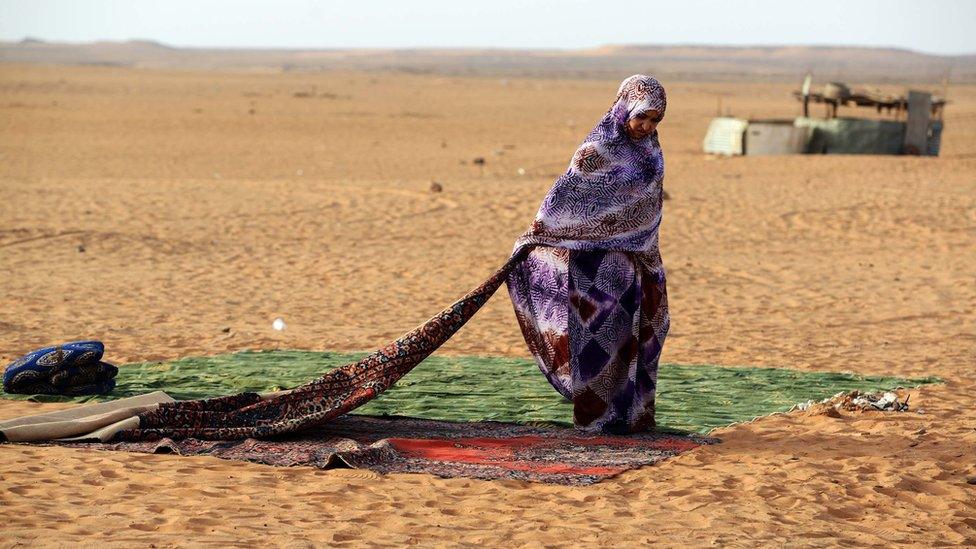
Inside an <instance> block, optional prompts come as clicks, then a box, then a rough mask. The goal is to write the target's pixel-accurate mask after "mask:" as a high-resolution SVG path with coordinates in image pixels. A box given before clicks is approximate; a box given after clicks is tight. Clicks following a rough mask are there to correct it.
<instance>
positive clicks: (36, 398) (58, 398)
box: [0, 348, 945, 435]
mask: <svg viewBox="0 0 976 549" xmlns="http://www.w3.org/2000/svg"><path fill="white" fill-rule="evenodd" d="M282 352H284V353H288V352H294V353H321V354H323V355H330V354H333V355H349V356H350V361H354V360H358V359H359V358H362V357H364V356H366V355H369V354H370V353H373V352H375V350H370V351H323V350H317V349H291V348H286V349H239V350H237V351H231V352H228V353H221V354H222V355H231V356H234V355H249V354H271V353H282ZM213 356H220V355H189V356H184V357H180V358H175V359H166V360H148V361H142V362H129V363H125V364H122V365H120V366H119V369H120V370H121V369H122V368H125V367H126V366H137V365H148V364H170V363H177V362H181V361H191V360H199V359H206V358H212V357H213ZM431 356H435V355H431ZM436 356H437V357H438V358H445V359H450V358H475V359H483V360H494V359H506V360H513V361H520V362H527V363H532V364H534V363H535V361H534V360H533V359H531V358H526V357H507V356H494V355H436ZM428 358H429V357H428ZM424 360H426V359H424ZM418 366H419V365H418ZM666 367H667V368H695V367H706V368H709V367H710V368H726V369H739V370H752V371H769V370H787V371H793V372H799V373H819V374H839V375H846V376H851V377H854V378H856V379H858V380H861V381H866V380H870V379H871V378H878V377H890V378H896V379H899V380H902V381H905V382H910V383H913V385H908V386H905V385H898V386H896V387H892V388H891V389H888V390H896V389H916V388H918V387H921V386H923V385H937V384H942V383H945V380H943V379H942V378H939V377H936V376H925V377H918V378H910V377H901V376H897V375H875V374H869V375H865V374H861V373H858V372H853V371H849V370H848V371H834V370H796V369H793V368H780V367H775V366H752V365H718V364H705V363H690V364H679V363H671V362H667V363H661V364H660V368H666ZM103 396H104V395H103ZM215 396H218V395H215ZM0 398H4V399H7V400H20V401H27V402H38V403H62V402H75V401H76V399H78V398H83V397H69V396H63V395H21V394H16V393H7V392H2V391H0ZM81 403H84V402H79V404H81ZM798 404H801V403H799V402H797V403H794V405H793V407H791V408H790V409H789V410H784V411H777V412H771V413H769V414H762V415H758V416H755V417H753V418H751V419H748V420H743V421H734V422H731V423H728V424H725V425H718V426H715V427H712V428H711V429H710V430H709V431H708V432H707V433H704V434H705V435H708V434H710V433H712V432H713V431H715V430H717V429H725V428H728V427H731V426H733V425H739V424H744V423H751V422H753V421H756V420H758V419H761V418H764V417H770V416H774V415H777V414H785V413H789V412H790V411H792V410H793V409H795V407H796V405H798ZM350 414H353V415H356V414H355V412H350ZM370 417H383V418H398V417H403V418H408V417H410V416H400V415H394V414H385V415H382V416H370ZM438 421H445V422H449V423H467V422H465V421H452V420H438ZM489 421H490V420H489ZM522 424H525V425H555V426H560V427H565V426H567V425H571V423H568V422H567V423H556V422H548V421H531V422H525V423H522ZM657 431H658V432H661V433H668V434H680V435H701V434H702V433H700V432H696V431H688V430H684V429H678V428H674V427H663V426H659V427H658V429H657Z"/></svg>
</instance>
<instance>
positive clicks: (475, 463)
mask: <svg viewBox="0 0 976 549" xmlns="http://www.w3.org/2000/svg"><path fill="white" fill-rule="evenodd" d="M712 442H716V441H715V439H709V438H704V437H699V436H681V435H671V434H660V433H656V434H655V433H641V434H635V435H631V436H627V437H619V436H607V435H598V434H589V433H583V432H580V431H579V430H577V429H574V428H571V427H558V426H546V427H535V426H526V425H512V424H507V423H496V422H477V423H453V422H446V421H432V420H425V419H414V418H374V417H368V416H353V415H347V416H343V417H341V418H338V419H335V420H333V421H331V422H329V423H328V424H327V425H324V426H322V427H319V428H316V429H314V430H311V431H307V432H303V433H301V434H300V435H295V436H290V437H286V438H277V439H275V440H256V439H246V440H238V441H207V440H199V439H195V438H188V439H182V440H173V439H169V438H164V439H162V440H159V441H155V442H110V443H94V444H92V443H81V444H79V443H74V444H69V446H77V447H80V448H93V449H101V450H123V451H131V452H147V453H177V454H181V455H191V456H213V457H218V458H223V459H233V460H241V461H250V462H255V463H263V464H266V465H277V466H294V465H307V466H312V467H319V468H322V469H331V468H334V467H354V468H362V469H368V470H371V471H375V472H377V473H429V474H434V475H438V476H441V477H469V478H478V479H517V480H528V481H535V482H545V483H552V484H570V485H583V484H593V483H595V482H599V481H600V480H603V479H606V478H609V477H612V476H614V475H617V474H619V473H621V472H624V471H627V470H629V469H635V468H638V467H641V466H644V465H650V464H653V463H656V462H658V461H661V460H663V459H667V458H669V457H671V456H674V455H677V454H679V453H681V452H685V451H687V450H691V449H693V448H695V447H697V446H700V445H702V444H709V443H712Z"/></svg>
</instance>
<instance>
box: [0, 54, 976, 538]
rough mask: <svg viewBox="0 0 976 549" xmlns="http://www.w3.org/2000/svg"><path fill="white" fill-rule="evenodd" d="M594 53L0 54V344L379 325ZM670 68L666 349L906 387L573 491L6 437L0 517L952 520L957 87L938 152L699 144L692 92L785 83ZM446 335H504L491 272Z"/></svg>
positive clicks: (74, 532) (576, 132)
mask: <svg viewBox="0 0 976 549" xmlns="http://www.w3.org/2000/svg"><path fill="white" fill-rule="evenodd" d="M613 80H614V79H607V80H593V79H588V80H574V79H560V80H550V79H519V78H508V79H505V80H500V79H498V78H460V77H449V76H421V75H407V76H405V75H402V74H391V73H379V72H372V73H352V72H330V73H327V74H314V75H311V74H294V73H286V74H275V75H272V74H264V75H262V74H237V73H226V72H221V73H206V72H188V71H172V72H167V71H147V70H131V69H123V68H108V67H99V68H95V67H73V68H71V67H56V66H44V67H36V66H25V65H9V64H8V65H0V123H2V128H3V129H2V133H0V219H2V221H0V277H2V279H3V281H4V283H3V284H0V303H2V304H3V306H2V314H0V360H2V361H9V360H11V359H13V358H14V357H15V356H16V355H19V354H20V353H22V352H24V351H25V350H27V349H30V348H33V347H37V346H41V345H45V344H49V343H51V342H55V341H60V340H69V339H75V338H83V337H97V338H100V339H102V340H104V341H105V343H106V347H107V349H108V353H107V354H108V357H109V358H110V359H112V360H115V361H117V362H125V361H135V360H151V359H168V358H176V357H180V356H187V355H195V354H213V353H219V352H224V351H228V350H238V349H245V348H252V349H253V348H306V349H342V350H351V349H370V348H373V347H375V346H377V345H379V344H382V343H385V342H387V341H388V340H390V339H391V338H394V337H396V336H398V335H400V334H401V333H402V332H404V331H405V330H407V329H409V328H411V327H413V326H414V325H415V324H416V323H418V322H420V321H422V320H424V319H426V318H427V317H428V316H429V315H430V314H432V313H434V312H436V311H438V310H439V309H440V308H441V307H442V306H443V305H445V304H447V303H449V302H450V301H452V300H453V299H455V298H456V297H458V296H459V295H461V294H462V293H463V292H464V291H466V290H467V289H469V288H470V287H472V286H474V285H476V284H477V283H478V282H480V281H481V280H482V279H483V278H484V277H485V276H486V275H487V274H489V273H490V272H491V271H492V270H493V269H494V268H495V267H497V266H498V265H499V264H501V263H502V262H503V261H504V259H505V258H506V257H507V254H508V253H509V251H510V250H511V245H512V241H513V239H514V237H515V236H516V235H518V234H519V233H520V232H521V231H522V230H523V229H524V228H525V226H526V225H527V223H528V222H529V220H530V219H531V217H532V215H533V214H534V212H535V210H536V208H537V207H538V202H539V200H540V199H541V198H542V196H543V195H544V193H545V190H546V189H547V188H548V186H549V184H550V182H551V180H552V178H553V177H554V176H556V175H557V174H558V173H560V172H561V171H562V170H563V168H564V166H565V165H566V162H567V161H568V159H569V156H570V155H571V153H572V151H573V149H574V147H575V146H576V144H577V143H578V142H579V140H580V139H581V137H582V136H583V134H584V133H585V131H587V130H588V129H589V127H590V126H591V124H592V123H593V122H594V121H595V120H597V119H598V117H599V116H600V115H601V114H602V112H603V109H605V108H606V106H607V105H608V104H609V101H610V100H611V98H612V94H613V92H614V90H615V86H616V82H614V81H613ZM666 84H667V85H668V91H669V111H668V115H667V118H666V120H665V121H664V122H663V123H662V125H661V135H662V142H663V143H664V147H665V154H666V158H667V163H668V164H667V170H668V174H667V177H666V182H665V186H666V188H667V190H668V192H669V194H670V195H671V197H672V199H671V200H670V201H668V202H667V203H666V206H665V225H664V227H663V229H662V236H661V238H662V246H663V255H664V259H665V264H666V266H667V268H668V274H669V292H670V299H671V303H672V314H673V329H672V333H671V336H670V338H669V340H668V343H667V345H666V347H665V356H664V357H663V359H664V360H665V361H668V362H681V363H695V362H707V363H714V364H721V365H743V364H749V365H760V366H777V367H790V368H800V369H808V370H850V371H856V372H863V373H886V374H896V375H937V376H940V377H942V378H944V379H945V380H946V381H947V382H946V384H944V385H938V386H927V387H925V388H923V389H921V390H917V391H914V392H913V393H912V397H911V402H912V405H913V408H914V409H915V410H918V409H919V408H920V409H923V410H924V413H922V414H919V413H916V412H909V413H903V414H890V415H885V414H880V413H863V414H843V415H841V416H840V417H834V415H828V414H825V413H822V411H817V410H814V411H810V412H806V413H795V414H790V415H787V416H775V417H770V418H766V419H762V420H759V421H756V422H754V423H750V424H746V425H739V426H734V427H731V428H728V429H725V430H722V431H720V432H719V433H717V434H718V435H719V436H720V437H722V438H723V440H724V443H723V444H720V445H716V446H712V447H707V448H701V449H699V450H695V451H693V452H690V453H689V454H686V455H682V456H680V457H678V458H676V459H673V460H670V461H668V462H666V463H664V464H662V465H660V466H654V467H650V468H645V469H642V470H639V471H634V472H631V473H628V474H625V475H623V476H621V477H619V478H618V479H614V480H611V481H608V482H605V483H601V484H599V485H596V486H594V487H589V488H585V489H580V488H565V487H556V486H541V485H534V484H524V483H518V482H479V481H472V480H465V479H452V480H442V479H437V478H433V477H429V476H425V475H398V476H392V477H385V478H379V477H377V476H376V475H373V474H372V473H368V472H362V471H318V470H312V469H308V468H293V469H275V468H270V467H264V466H258V465H252V464H243V463H233V462H224V461H219V460H216V459H204V458H180V457H174V456H146V455H128V454H115V453H111V454H110V453H93V452H84V451H77V450H70V449H65V448H42V447H24V446H7V445H5V446H0V487H2V490H0V517H2V519H3V521H4V528H3V538H4V542H5V544H16V543H31V544H43V545H54V544H74V543H98V544H99V545H107V544H115V545H121V546H131V545H133V544H139V545H146V544H149V543H155V544H156V545H157V546H163V545H167V546H168V545H177V544H183V543H186V542H188V541H192V542H196V543H201V544H202V543H212V544H221V545H249V546H250V545H255V544H266V543H268V542H271V543H273V544H276V545H288V546H305V545H316V544H334V545H349V546H358V545H361V544H362V543H363V541H367V542H373V543H416V544H434V543H438V544H453V543H457V542H464V543H469V544H491V545H502V544H531V545H548V544H570V543H579V542H583V543H600V542H603V543H620V542H622V541H636V542H642V541H650V542H656V543H659V544H662V545H674V546H678V545H687V544H693V545H706V544H721V545H733V546H735V545H749V546H753V545H756V544H764V545H772V544H776V545H784V544H785V545H790V546H794V545H796V546H823V545H838V544H848V543H850V544H855V543H856V544H864V545H869V546H875V545H879V546H880V545H888V544H891V543H905V544H914V545H920V546H928V547H931V546H939V545H965V544H970V545H971V544H974V543H976V486H973V485H970V484H967V479H969V478H972V477H974V476H976V465H974V464H976V459H974V458H976V431H974V429H973V426H974V425H976V408H974V407H973V405H972V394H973V391H974V389H976V373H974V371H973V369H972V365H973V358H974V357H976V337H974V335H973V334H976V311H974V306H976V286H974V285H973V272H974V271H976V259H974V258H976V253H974V252H976V229H974V227H976V181H974V179H973V174H974V173H976V145H974V143H976V87H966V86H956V87H953V88H952V89H951V93H950V99H951V100H953V104H951V105H950V106H949V108H948V109H947V112H946V130H945V133H944V141H943V155H942V156H941V157H939V158H909V157H904V158H901V157H811V156H803V157H778V158H774V157H767V158H758V157H751V158H733V159H712V158H708V157H705V156H703V155H702V154H701V153H700V152H699V151H700V141H701V138H702V136H703V135H704V130H705V128H706V126H707V122H708V119H709V118H710V117H711V116H712V115H713V113H714V111H715V108H716V102H717V98H718V97H720V96H721V97H722V98H723V99H722V100H723V105H724V106H725V107H726V108H732V109H734V111H735V112H736V113H738V114H741V115H744V116H748V115H750V114H752V115H762V116H789V115H793V114H795V113H796V112H797V105H796V103H795V102H794V101H793V100H792V99H791V98H790V97H789V95H788V94H789V91H790V89H791V85H790V84H786V83H784V84H776V85H759V84H749V83H726V84H717V83H707V82H683V81H669V82H666ZM896 89H900V88H896ZM475 157H483V158H485V159H486V162H485V164H484V166H479V165H475V164H473V163H472V159H474V158H475ZM520 168H521V169H523V170H524V171H525V174H524V175H520V174H519V169H520ZM432 180H436V181H438V182H439V183H441V184H442V185H443V188H444V190H443V192H441V193H432V192H430V191H429V186H430V183H431V181H432ZM277 316H282V317H283V318H285V320H286V322H287V323H288V329H287V330H285V331H283V332H277V331H274V330H272V329H271V321H272V320H273V319H274V318H275V317H277ZM227 328H229V331H225V329H227ZM441 352H443V353H448V354H492V355H506V356H527V351H526V349H525V346H524V343H523V341H522V339H521V336H520V334H519V330H518V328H517V325H516V323H515V319H514V316H513V314H512V310H511V305H510V303H509V302H508V301H507V299H506V298H505V296H504V294H503V293H502V294H500V295H498V296H496V297H495V298H494V299H493V300H492V301H491V302H489V303H488V305H486V307H485V309H484V310H483V311H482V312H481V313H479V314H478V316H477V317H475V318H474V319H473V320H472V322H471V323H470V324H469V325H468V326H466V327H465V328H464V329H462V331H461V332H460V333H459V334H458V335H457V336H456V337H455V338H454V339H453V340H452V341H450V342H449V343H448V344H447V345H446V346H445V348H444V349H442V351H441ZM54 407H56V406H55V405H38V404H31V403H24V402H11V401H2V400H0V417H4V418H6V417H13V416H17V415H21V414H24V413H30V412H33V411H39V410H46V409H53V408H54Z"/></svg>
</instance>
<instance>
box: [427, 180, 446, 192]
mask: <svg viewBox="0 0 976 549" xmlns="http://www.w3.org/2000/svg"><path fill="white" fill-rule="evenodd" d="M443 190H444V186H443V185H441V184H440V183H438V182H436V181H431V182H430V192H432V193H439V192H441V191H443Z"/></svg>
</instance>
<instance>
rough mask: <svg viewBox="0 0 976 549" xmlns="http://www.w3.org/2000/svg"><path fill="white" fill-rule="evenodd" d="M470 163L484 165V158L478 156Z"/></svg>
mask: <svg viewBox="0 0 976 549" xmlns="http://www.w3.org/2000/svg"><path fill="white" fill-rule="evenodd" d="M471 163H472V164H474V165H476V166H484V165H485V159H484V157H482V156H478V157H476V158H475V159H474V160H472V161H471Z"/></svg>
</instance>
